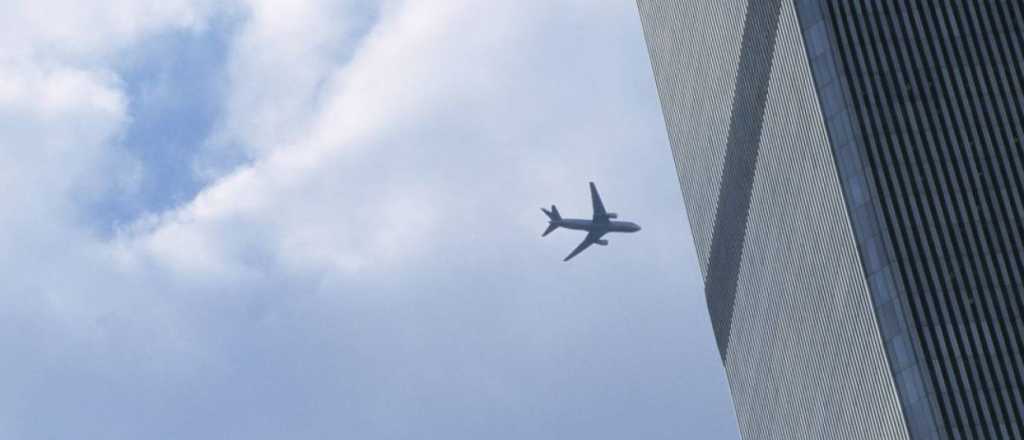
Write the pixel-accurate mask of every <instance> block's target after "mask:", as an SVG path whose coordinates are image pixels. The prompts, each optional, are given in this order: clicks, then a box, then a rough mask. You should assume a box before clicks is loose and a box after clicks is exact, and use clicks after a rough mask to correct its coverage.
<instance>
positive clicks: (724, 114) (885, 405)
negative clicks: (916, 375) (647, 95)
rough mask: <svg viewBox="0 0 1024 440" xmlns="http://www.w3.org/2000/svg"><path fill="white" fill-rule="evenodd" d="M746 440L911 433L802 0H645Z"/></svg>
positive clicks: (718, 336) (895, 436)
mask: <svg viewBox="0 0 1024 440" xmlns="http://www.w3.org/2000/svg"><path fill="white" fill-rule="evenodd" d="M638 5H639V9H640V14H641V17H642V21H643V24H644V32H645V34H646V38H647V44H648V48H649V50H650V53H651V60H652V66H653V68H654V72H655V78H656V81H657V85H658V91H659V95H660V96H661V102H662V108H663V111H664V114H665V119H666V126H667V127H668V132H669V139H670V143H671V145H672V150H673V154H674V157H675V161H676V167H677V170H678V172H679V176H680V186H681V188H682V190H683V195H684V199H685V201H686V204H687V207H688V212H689V213H690V226H691V228H692V230H693V235H694V239H695V242H696V246H697V252H698V257H699V261H700V264H701V271H702V274H703V275H704V278H705V286H706V292H705V293H706V296H707V300H708V306H709V313H710V314H711V317H712V324H713V326H714V327H715V335H716V339H717V342H718V344H719V348H720V351H721V354H722V357H723V362H724V364H725V367H726V371H727V376H728V379H729V384H730V389H731V392H732V396H733V401H734V404H735V406H736V413H737V418H738V424H739V429H740V432H741V434H742V435H743V437H744V438H746V439H827V438H858V439H874V438H886V439H889V438H892V439H900V438H908V432H907V428H906V422H905V420H904V416H903V413H902V408H901V406H900V402H899V399H898V398H897V391H896V387H895V384H894V381H893V375H892V374H891V370H890V367H889V362H888V359H887V355H886V351H885V345H884V343H883V339H882V336H881V332H880V330H879V327H878V322H877V320H876V314H875V305H874V303H873V301H872V297H871V294H870V291H869V287H868V279H867V277H866V276H865V271H864V268H863V265H862V262H861V256H860V255H859V254H858V246H857V241H856V237H855V235H854V231H853V228H852V225H851V222H850V215H849V211H848V209H847V204H846V201H845V198H844V195H843V187H842V184H841V181H840V177H839V172H838V169H837V166H836V161H835V158H834V156H833V151H832V147H831V143H830V142H829V134H828V131H827V130H826V125H825V118H824V116H823V114H822V112H821V108H822V107H821V104H820V103H819V99H818V93H817V92H816V88H815V83H814V81H813V79H812V76H811V71H810V67H809V62H808V59H807V51H806V49H805V47H804V41H803V38H802V34H801V28H800V21H799V20H798V18H797V11H796V8H795V5H794V3H793V2H792V0H788V1H782V0H750V1H747V0H734V1H707V0H639V1H638Z"/></svg>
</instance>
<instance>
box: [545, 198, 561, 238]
mask: <svg viewBox="0 0 1024 440" xmlns="http://www.w3.org/2000/svg"><path fill="white" fill-rule="evenodd" d="M540 210H541V211H544V214H546V215H547V216H548V219H549V220H550V222H549V223H548V228H547V229H545V230H544V233H543V234H541V237H546V236H547V235H548V234H550V233H551V232H552V231H554V230H555V229H558V225H557V224H555V222H557V221H559V220H562V215H561V214H559V213H558V208H556V207H555V205H551V210H550V211H548V210H547V209H544V208H540Z"/></svg>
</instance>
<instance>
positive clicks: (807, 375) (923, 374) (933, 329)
mask: <svg viewBox="0 0 1024 440" xmlns="http://www.w3.org/2000/svg"><path fill="white" fill-rule="evenodd" d="M638 4H639V6H640V13H641V17H642V21H643V23H644V31H645V34H646V37H647V44H648V48H649V49H650V52H651V60H652V65H653V67H654V72H655V77H656V80H657V84H658V91H659V94H660V96H661V100H662V107H663V110H664V113H665V119H666V125H667V127H668V131H669V135H670V142H671V145H672V150H673V153H674V157H675V160H676V166H677V170H678V172H679V176H680V185H681V187H682V189H683V194H684V198H685V200H686V203H687V207H688V208H689V209H688V211H689V212H690V224H691V228H692V229H693V232H694V237H695V241H696V244H697V252H698V255H699V259H700V264H701V271H702V273H703V274H704V277H705V287H706V295H707V300H708V308H709V312H710V314H711V317H712V323H713V325H714V328H715V336H716V338H717V342H718V344H719V348H720V351H721V353H722V358H723V362H724V363H725V367H726V370H727V375H728V378H729V383H730V387H731V390H732V394H733V400H734V403H735V405H736V410H737V416H738V419H739V420H738V421H739V428H740V431H741V433H742V434H743V436H744V438H747V439H762V438H765V439H768V438H771V439H800V438H806V439H821V438H857V439H861V438H865V439H866V438H908V437H909V438H913V439H988V438H993V439H996V438H998V439H1003V438H1006V439H1024V425H1022V420H1024V400H1022V399H1024V390H1022V384H1024V357H1022V345H1024V321H1022V319H1024V318H1022V316H1024V315H1022V311H1024V287H1022V286H1024V284H1022V274H1024V256H1022V251H1024V223H1022V220H1024V218H1022V217H1024V197H1022V193H1024V61H1022V60H1024V31H1022V26H1024V2H1020V1H1005V0H973V1H957V0H733V1H715V0H710V1H708V0H703V1H701V0H639V1H638Z"/></svg>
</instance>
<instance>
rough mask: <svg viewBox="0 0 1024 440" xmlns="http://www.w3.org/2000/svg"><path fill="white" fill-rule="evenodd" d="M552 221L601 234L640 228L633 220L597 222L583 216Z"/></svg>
mask: <svg viewBox="0 0 1024 440" xmlns="http://www.w3.org/2000/svg"><path fill="white" fill-rule="evenodd" d="M550 223H551V224H553V225H557V226H558V227H561V228H565V229H573V230H577V231H587V232H594V233H598V234H601V235H604V234H607V233H609V232H636V231H639V230H640V226H639V225H637V224H636V223H633V222H620V221H608V222H595V221H593V220H587V219H581V218H565V219H562V220H556V221H552V222H550Z"/></svg>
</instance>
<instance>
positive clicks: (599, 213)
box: [590, 182, 608, 223]
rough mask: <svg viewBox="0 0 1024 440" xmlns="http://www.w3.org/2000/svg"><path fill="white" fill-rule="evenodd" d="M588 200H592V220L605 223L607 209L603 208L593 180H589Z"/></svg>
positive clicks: (606, 220)
mask: <svg viewBox="0 0 1024 440" xmlns="http://www.w3.org/2000/svg"><path fill="white" fill-rule="evenodd" d="M590 201H592V202H594V222H600V223H607V222H608V211H605V209H604V203H603V202H601V195H600V194H598V193H597V186H595V185H594V182H590Z"/></svg>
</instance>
